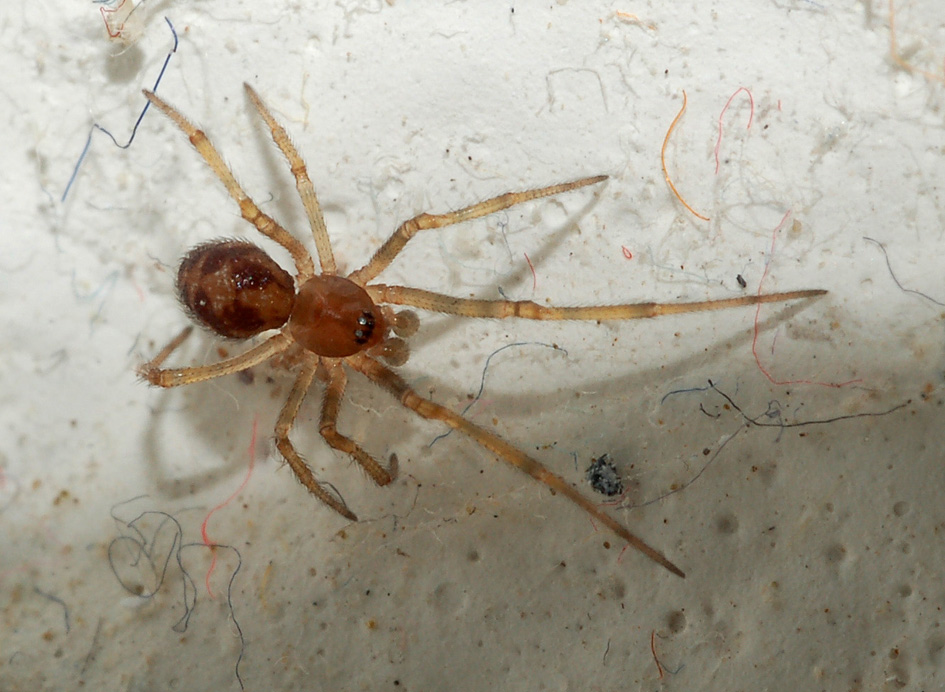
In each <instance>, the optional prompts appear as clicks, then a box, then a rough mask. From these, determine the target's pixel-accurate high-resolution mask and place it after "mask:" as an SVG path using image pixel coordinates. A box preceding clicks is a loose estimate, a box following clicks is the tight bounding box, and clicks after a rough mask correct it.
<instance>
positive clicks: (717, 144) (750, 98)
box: [715, 87, 780, 175]
mask: <svg viewBox="0 0 945 692" xmlns="http://www.w3.org/2000/svg"><path fill="white" fill-rule="evenodd" d="M741 91H744V92H745V93H746V94H748V103H749V104H750V106H751V110H750V111H749V112H748V126H747V127H746V128H745V129H746V130H750V129H751V121H752V119H753V118H754V117H755V97H754V96H752V95H751V91H750V90H749V89H747V88H746V87H738V89H736V90H735V93H734V94H732V95H731V96H729V97H728V101H726V102H725V107H724V108H722V112H721V113H719V138H718V140H716V142H715V174H716V175H718V174H719V147H721V146H722V118H723V117H724V116H725V111H727V110H728V107H729V106H730V105H732V101H734V100H735V97H736V96H738V93H739V92H741ZM778 103H780V101H779V102H778Z"/></svg>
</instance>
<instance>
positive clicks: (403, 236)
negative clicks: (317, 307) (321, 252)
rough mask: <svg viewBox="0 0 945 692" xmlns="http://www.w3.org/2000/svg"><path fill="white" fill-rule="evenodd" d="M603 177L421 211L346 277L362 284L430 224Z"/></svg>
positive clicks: (434, 225) (445, 223) (445, 222)
mask: <svg viewBox="0 0 945 692" xmlns="http://www.w3.org/2000/svg"><path fill="white" fill-rule="evenodd" d="M605 180H607V176H606V175H596V176H594V177H592V178H581V179H580V180H574V181H572V182H570V183H562V184H560V185H551V186H549V187H542V188H538V189H535V190H525V191H523V192H507V193H505V194H504V195H499V196H498V197H493V198H492V199H487V200H486V201H484V202H479V203H478V204H473V205H471V206H468V207H465V208H463V209H459V210H457V211H451V212H447V213H445V214H426V213H424V214H420V215H418V216H415V217H413V218H412V219H409V220H407V221H404V222H403V223H402V224H400V226H398V227H397V230H395V231H394V232H393V234H391V236H390V237H389V238H388V239H387V241H386V242H385V243H384V244H383V245H381V247H380V248H378V250H377V252H375V253H374V256H373V257H372V258H371V259H370V261H369V262H368V263H367V264H366V265H364V266H363V267H361V268H360V269H357V270H355V271H353V272H351V273H350V274H349V275H348V277H347V278H349V279H351V280H352V281H354V282H355V283H358V284H361V285H362V286H363V285H365V284H366V283H367V282H368V281H370V280H371V279H373V278H374V277H376V276H377V275H378V274H380V273H381V272H382V271H384V270H385V269H386V268H387V267H388V266H389V265H390V263H391V262H393V261H394V258H395V257H397V255H399V254H400V251H401V250H403V249H404V246H405V245H406V244H407V241H408V240H410V239H411V238H413V237H414V236H415V235H416V234H417V233H419V232H420V231H425V230H428V229H431V228H443V227H444V226H452V225H453V224H457V223H462V222H463V221H469V220H471V219H478V218H479V217H481V216H486V215H488V214H494V213H495V212H497V211H502V210H503V209H508V208H509V207H514V206H515V205H516V204H522V203H523V202H529V201H531V200H533V199H540V198H541V197H550V196H551V195H559V194H561V193H562V192H568V191H569V190H576V189H577V188H579V187H584V186H586V185H594V184H595V183H600V182H603V181H605Z"/></svg>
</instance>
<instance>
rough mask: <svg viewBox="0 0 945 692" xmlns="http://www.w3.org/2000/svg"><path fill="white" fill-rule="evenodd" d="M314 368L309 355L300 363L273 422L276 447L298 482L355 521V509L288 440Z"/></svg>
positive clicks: (316, 361)
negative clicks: (330, 488) (321, 480)
mask: <svg viewBox="0 0 945 692" xmlns="http://www.w3.org/2000/svg"><path fill="white" fill-rule="evenodd" d="M317 370H318V358H316V357H312V358H310V359H308V360H307V361H306V363H305V365H303V366H302V370H301V372H300V373H299V376H298V377H297V378H296V379H295V384H293V385H292V391H291V392H290V393H289V398H288V399H287V400H286V402H285V405H284V406H283V407H282V412H281V413H280V414H279V419H278V420H277V421H276V431H275V435H276V448H277V449H278V450H279V452H280V454H282V456H283V458H284V459H285V460H286V462H287V463H288V464H289V468H291V469H292V473H294V474H295V477H296V478H298V479H299V482H301V483H302V485H304V486H305V488H306V489H307V490H308V491H309V492H310V493H311V494H312V495H314V496H315V497H317V498H318V499H319V500H321V501H322V502H324V503H325V504H326V505H328V506H329V507H331V508H332V509H333V510H335V511H336V512H338V514H340V515H341V516H343V517H344V518H345V519H350V520H351V521H357V520H358V518H357V517H356V516H355V514H354V512H352V511H351V510H350V509H348V507H347V505H345V503H344V502H343V501H342V500H341V499H340V498H338V497H336V496H335V495H334V494H332V493H331V492H329V491H328V490H327V489H326V488H325V486H324V485H322V484H321V483H319V482H318V481H317V480H315V475H314V474H313V473H312V469H310V468H309V466H308V464H306V463H305V460H304V459H302V457H301V456H299V453H298V452H296V451H295V447H294V446H293V445H292V441H291V440H290V439H289V432H290V431H291V430H292V426H293V425H294V424H295V419H296V417H297V416H298V415H299V407H300V406H301V405H302V400H303V399H304V398H305V395H306V394H308V390H309V388H310V387H311V386H312V380H313V379H314V378H315V373H316V371H317Z"/></svg>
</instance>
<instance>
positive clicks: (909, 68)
mask: <svg viewBox="0 0 945 692" xmlns="http://www.w3.org/2000/svg"><path fill="white" fill-rule="evenodd" d="M889 57H890V58H892V61H893V62H894V63H896V65H898V66H899V67H901V68H902V69H904V70H905V71H906V72H908V73H910V74H918V75H922V76H923V77H924V78H925V79H926V80H927V81H929V82H938V83H939V84H945V75H937V74H935V73H934V72H928V71H927V70H922V69H920V68H918V67H915V66H914V65H910V64H909V63H907V62H906V61H905V60H903V59H902V57H901V56H900V55H899V47H898V46H897V45H896V8H895V6H894V4H893V0H889ZM942 69H943V71H945V65H943V68H942Z"/></svg>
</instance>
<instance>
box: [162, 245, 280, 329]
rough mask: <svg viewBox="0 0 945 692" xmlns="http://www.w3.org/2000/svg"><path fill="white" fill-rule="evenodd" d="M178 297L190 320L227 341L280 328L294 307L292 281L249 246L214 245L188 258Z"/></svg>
mask: <svg viewBox="0 0 945 692" xmlns="http://www.w3.org/2000/svg"><path fill="white" fill-rule="evenodd" d="M177 292H178V295H179V296H180V300H181V302H182V303H183V304H184V306H185V307H186V308H187V311H188V312H189V313H190V315H191V317H192V318H193V319H194V320H195V321H197V322H199V323H200V324H202V325H204V326H205V327H207V328H209V329H211V330H213V331H214V332H216V333H217V334H219V335H220V336H225V337H227V338H230V339H248V338H249V337H251V336H255V335H256V334H259V333H260V332H264V331H266V330H267V329H277V328H278V327H281V326H282V325H284V324H285V323H286V322H287V321H288V319H289V315H290V314H291V313H292V306H293V305H294V303H295V281H294V280H293V278H292V276H291V275H290V274H289V273H288V272H287V271H286V270H285V269H283V268H282V267H280V266H279V265H278V264H276V262H275V261H274V260H273V259H272V258H271V257H270V256H269V255H267V254H266V253H265V252H264V251H263V250H262V249H260V248H258V247H256V246H255V245H253V244H252V243H247V242H244V241H238V240H215V241H211V242H209V243H206V244H204V245H199V246H197V247H195V248H194V249H193V250H191V251H190V252H189V253H187V255H186V257H184V259H183V260H182V261H181V263H180V269H178V271H177Z"/></svg>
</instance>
